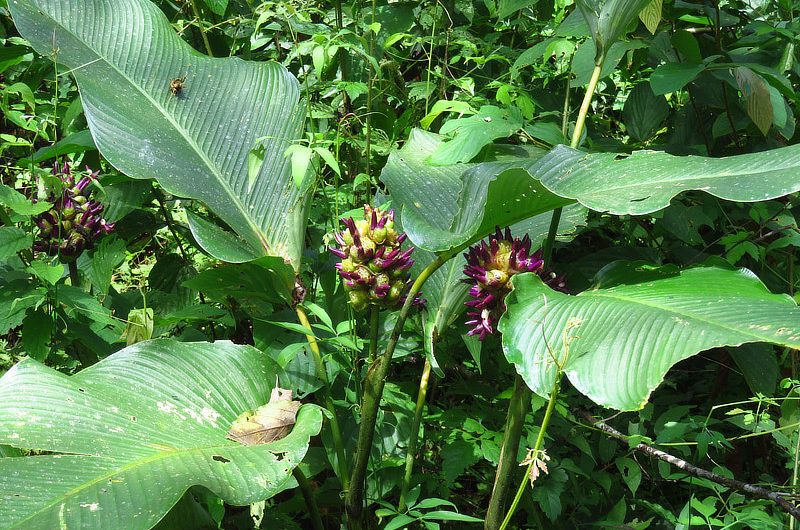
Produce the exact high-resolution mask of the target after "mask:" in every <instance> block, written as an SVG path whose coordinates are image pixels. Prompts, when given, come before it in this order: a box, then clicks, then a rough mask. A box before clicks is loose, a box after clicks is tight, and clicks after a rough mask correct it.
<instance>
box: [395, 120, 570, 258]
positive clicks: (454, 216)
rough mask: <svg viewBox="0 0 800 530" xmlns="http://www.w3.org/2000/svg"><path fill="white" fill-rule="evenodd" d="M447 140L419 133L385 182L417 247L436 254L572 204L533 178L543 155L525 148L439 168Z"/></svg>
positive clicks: (401, 152)
mask: <svg viewBox="0 0 800 530" xmlns="http://www.w3.org/2000/svg"><path fill="white" fill-rule="evenodd" d="M442 141H443V140H442V137H440V136H438V135H435V134H432V133H427V132H424V131H422V130H419V129H415V130H414V131H412V133H411V136H410V138H409V140H408V142H406V144H405V145H404V146H403V147H402V148H401V149H400V150H398V151H396V152H394V153H392V154H391V155H390V156H389V160H388V161H387V163H386V166H385V167H384V169H383V172H382V173H381V180H382V181H383V182H384V183H385V184H386V186H387V187H388V188H389V191H390V193H391V198H392V204H394V205H395V207H396V208H398V209H400V210H401V212H402V217H403V228H404V230H405V231H406V232H407V233H408V236H409V238H410V239H411V241H413V242H414V244H415V245H417V246H419V247H422V248H425V249H427V250H430V251H433V252H439V251H444V250H448V249H451V248H454V247H459V246H463V245H464V244H466V243H468V242H470V241H475V240H476V239H479V238H481V237H483V236H485V235H486V234H488V233H490V232H492V231H493V230H494V227H495V226H508V225H512V224H514V223H516V222H518V221H521V220H524V219H527V218H529V217H532V216H534V215H537V214H539V213H543V212H547V211H550V210H552V209H554V208H557V207H559V206H564V205H566V204H569V203H570V202H572V201H571V200H568V199H563V198H561V197H559V196H557V195H555V194H553V193H551V192H549V191H547V190H546V189H544V188H543V187H542V186H541V184H540V183H539V182H538V181H536V180H535V179H532V178H530V177H529V175H528V173H526V169H528V170H529V168H531V167H533V166H534V165H535V163H536V161H537V160H538V159H539V157H541V155H542V154H543V151H541V150H533V149H531V150H526V149H522V148H518V149H513V150H510V151H509V152H510V155H513V156H510V155H509V152H506V153H501V156H499V157H498V159H497V160H495V161H492V162H482V163H475V164H452V165H448V166H434V165H431V164H429V163H428V162H427V159H428V157H429V156H430V155H431V154H432V153H434V152H435V151H436V149H437V148H438V146H439V145H440V144H441V143H442Z"/></svg>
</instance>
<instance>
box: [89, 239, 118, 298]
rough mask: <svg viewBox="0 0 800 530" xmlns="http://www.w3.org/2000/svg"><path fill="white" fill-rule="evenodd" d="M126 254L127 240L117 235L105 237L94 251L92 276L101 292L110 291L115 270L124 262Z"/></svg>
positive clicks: (93, 282)
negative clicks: (118, 237) (116, 236)
mask: <svg viewBox="0 0 800 530" xmlns="http://www.w3.org/2000/svg"><path fill="white" fill-rule="evenodd" d="M125 254H126V250H125V242H124V241H122V240H121V239H117V238H115V237H104V238H103V239H102V241H100V244H99V245H97V248H96V249H95V250H94V252H93V253H92V268H91V274H90V277H91V280H92V284H93V285H94V286H95V287H97V289H98V290H99V292H100V293H101V294H106V293H107V292H108V288H109V286H110V285H111V277H112V275H113V274H114V270H115V269H116V268H117V267H119V265H120V264H121V263H122V262H123V260H124V259H125Z"/></svg>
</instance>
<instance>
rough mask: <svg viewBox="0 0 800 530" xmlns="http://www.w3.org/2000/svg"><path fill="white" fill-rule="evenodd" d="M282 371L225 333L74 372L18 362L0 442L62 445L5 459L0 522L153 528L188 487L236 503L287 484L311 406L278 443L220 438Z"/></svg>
mask: <svg viewBox="0 0 800 530" xmlns="http://www.w3.org/2000/svg"><path fill="white" fill-rule="evenodd" d="M278 371H279V368H278V366H277V364H275V363H274V362H273V361H272V360H271V359H269V358H267V357H266V356H265V355H264V354H263V353H262V352H260V351H259V350H256V349H255V348H252V347H249V346H237V345H234V344H232V343H230V342H226V341H219V342H216V343H213V344H209V343H180V342H176V341H173V340H166V339H163V340H153V341H149V342H143V343H139V344H136V345H134V346H130V347H128V348H125V349H123V350H121V351H119V352H118V353H116V354H114V355H112V356H110V357H108V358H106V359H104V360H103V361H101V362H99V363H97V364H95V365H94V366H91V367H89V368H87V369H85V370H83V371H81V372H79V373H78V374H76V375H73V376H66V375H64V374H61V373H59V372H57V371H55V370H53V369H51V368H48V367H46V366H44V365H42V364H40V363H38V362H36V361H33V360H25V361H22V362H21V363H19V364H17V365H16V366H15V367H14V368H12V369H11V370H9V371H8V372H7V373H6V374H5V375H4V376H3V377H2V378H0V400H1V401H2V403H4V405H3V407H2V408H0V444H7V445H11V446H14V447H21V448H26V449H36V450H39V451H48V452H49V451H52V452H54V453H60V454H48V455H39V456H29V457H24V458H3V459H0V499H2V502H3V509H2V510H0V527H2V528H9V529H11V528H24V529H26V530H28V529H39V528H41V529H43V530H44V529H47V530H49V529H52V528H131V529H134V528H150V527H151V526H153V525H154V524H155V523H156V522H158V520H159V519H161V517H163V516H164V514H165V513H167V511H168V510H169V509H170V508H171V507H172V506H173V505H174V504H175V503H176V502H177V501H178V499H180V497H181V496H182V495H183V493H184V492H185V491H186V490H187V488H189V487H190V486H192V485H202V486H205V487H206V488H208V489H210V490H211V491H212V492H213V493H214V494H216V495H219V496H220V497H222V498H223V499H224V500H225V502H228V503H230V504H236V505H246V504H250V503H253V502H257V501H260V500H264V499H266V498H269V497H271V496H273V495H275V494H277V493H279V492H280V491H283V490H285V489H287V488H289V487H292V485H293V478H292V476H291V472H292V469H293V468H294V467H295V466H296V465H297V464H298V463H299V462H300V461H301V460H302V459H303V457H304V455H305V453H306V450H307V449H308V443H309V438H310V437H311V436H314V435H316V434H317V433H319V431H320V427H321V421H322V415H321V412H320V410H319V409H318V408H317V407H315V406H312V405H306V406H304V407H303V408H302V409H301V410H300V413H299V415H298V417H297V423H296V424H295V426H294V429H293V430H292V432H291V433H290V434H289V435H288V436H286V437H285V438H282V439H280V440H278V441H275V442H272V443H269V444H264V445H254V446H244V445H241V444H239V443H236V442H233V441H231V440H228V439H227V438H226V436H227V433H228V428H229V427H230V426H231V424H232V423H233V421H234V420H236V418H237V417H238V416H239V415H240V414H241V413H243V412H245V411H248V410H253V409H255V408H256V407H258V406H260V405H263V404H265V403H267V401H268V400H269V396H270V391H271V387H272V386H274V385H275V381H276V374H277V373H278Z"/></svg>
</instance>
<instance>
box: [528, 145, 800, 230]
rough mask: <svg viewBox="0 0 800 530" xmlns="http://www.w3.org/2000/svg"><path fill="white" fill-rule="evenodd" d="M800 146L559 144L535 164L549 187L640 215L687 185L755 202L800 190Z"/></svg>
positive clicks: (600, 207)
mask: <svg viewBox="0 0 800 530" xmlns="http://www.w3.org/2000/svg"><path fill="white" fill-rule="evenodd" d="M799 169H800V146H789V147H781V148H778V149H773V150H770V151H762V152H759V153H748V154H743V155H736V156H728V157H721V158H708V157H702V156H674V155H670V154H667V153H664V152H660V151H634V152H633V153H632V154H631V155H630V156H627V157H620V155H617V154H615V153H592V154H587V153H584V152H581V151H578V150H576V149H571V148H569V147H567V146H563V145H559V146H557V147H555V148H554V149H553V150H551V151H550V152H549V153H548V154H547V155H546V156H544V157H542V158H540V159H539V160H538V161H537V162H536V163H535V164H532V165H531V166H529V171H530V173H531V174H532V175H534V176H536V177H537V178H539V179H541V183H542V184H543V185H544V187H545V188H546V189H548V190H550V191H551V192H553V193H556V194H558V195H560V196H563V197H568V198H574V199H576V200H578V201H579V202H580V203H581V204H583V205H584V206H586V207H587V208H590V209H592V210H597V211H607V212H611V213H614V214H619V215H624V214H632V215H639V214H645V213H650V212H654V211H656V210H660V209H661V208H665V207H666V206H667V205H669V201H670V200H671V199H672V198H673V197H675V196H676V195H678V194H679V193H681V192H683V191H687V190H702V191H704V192H706V193H710V194H711V195H714V196H716V197H720V198H722V199H726V200H731V201H742V202H754V201H761V200H765V199H770V198H774V197H781V196H783V195H786V194H788V193H792V192H795V191H797V190H800V171H798V170H799Z"/></svg>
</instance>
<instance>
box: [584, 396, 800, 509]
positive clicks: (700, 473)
mask: <svg viewBox="0 0 800 530" xmlns="http://www.w3.org/2000/svg"><path fill="white" fill-rule="evenodd" d="M576 412H577V414H578V415H579V416H581V417H583V418H584V419H586V420H587V421H589V422H590V423H591V424H592V425H593V426H594V427H595V428H596V429H599V430H601V431H603V432H604V433H605V434H607V435H609V436H610V437H612V438H615V439H617V440H619V441H620V442H621V443H624V444H627V441H628V437H627V436H625V435H624V434H622V433H621V432H619V431H618V430H616V429H615V428H613V427H611V426H610V425H608V424H606V423H604V422H603V421H601V420H598V419H597V418H595V417H594V416H592V415H591V414H589V413H588V412H586V411H585V410H577V411H576ZM633 449H636V450H637V451H640V452H642V453H645V454H647V455H650V456H654V457H656V458H658V459H659V460H663V461H665V462H668V463H670V464H672V465H673V466H675V467H677V468H679V469H681V470H683V471H685V472H686V473H688V474H689V475H692V476H695V477H699V478H704V479H707V480H710V481H712V482H716V483H717V484H721V485H723V486H725V487H727V488H731V489H734V490H737V491H741V492H742V493H744V494H745V495H747V496H749V497H754V498H756V499H766V500H768V501H772V502H774V503H775V504H777V505H778V506H780V507H781V508H782V509H783V510H785V511H786V512H787V513H789V514H790V515H791V516H792V517H794V518H795V519H797V520H798V521H800V508H798V507H797V506H795V505H794V504H792V503H791V502H789V501H788V500H787V498H786V497H787V495H783V494H781V493H778V492H775V491H771V490H768V489H766V488H762V487H761V486H756V485H755V484H748V483H746V482H742V481H740V480H736V479H732V478H728V477H723V476H721V475H717V474H716V473H712V472H711V471H708V470H705V469H702V468H699V467H697V466H695V465H692V464H690V463H689V462H687V461H686V460H683V459H681V458H678V457H677V456H673V455H671V454H669V453H665V452H664V451H662V450H660V449H656V448H655V447H652V446H650V445H647V444H644V443H640V444H639V445H637V446H635V447H634V448H633Z"/></svg>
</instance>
